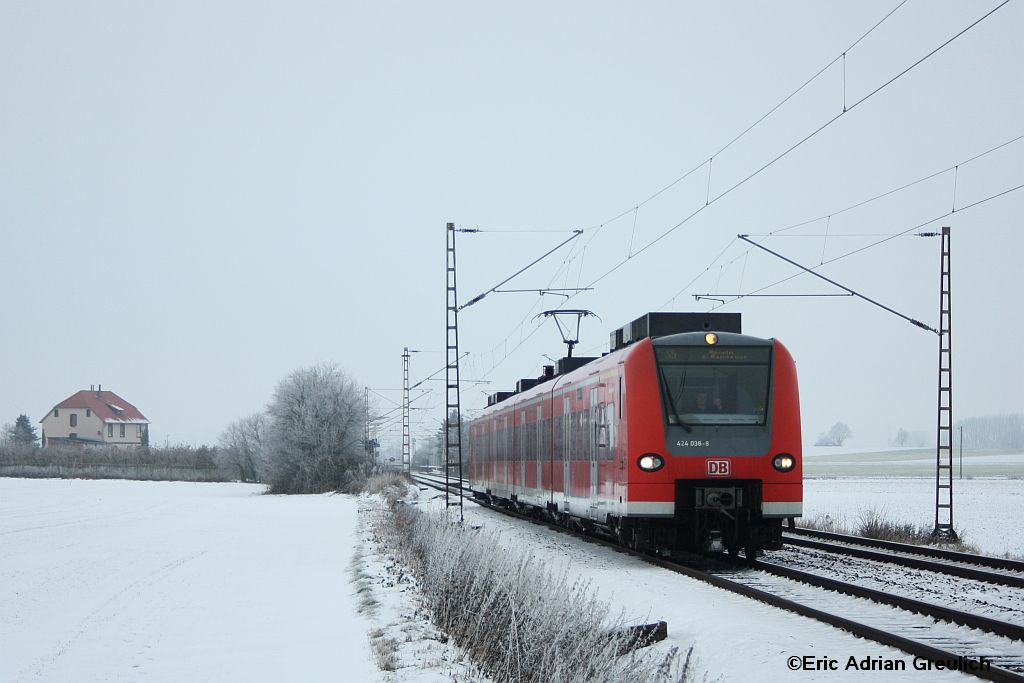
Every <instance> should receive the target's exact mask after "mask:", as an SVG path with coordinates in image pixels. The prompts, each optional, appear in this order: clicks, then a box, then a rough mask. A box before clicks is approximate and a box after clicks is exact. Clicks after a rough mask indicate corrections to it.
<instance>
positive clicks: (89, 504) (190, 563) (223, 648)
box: [0, 479, 377, 682]
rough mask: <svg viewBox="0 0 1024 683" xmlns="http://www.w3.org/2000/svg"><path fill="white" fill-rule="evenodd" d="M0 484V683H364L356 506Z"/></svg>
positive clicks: (153, 487) (142, 485) (135, 487)
mask: <svg viewBox="0 0 1024 683" xmlns="http://www.w3.org/2000/svg"><path fill="white" fill-rule="evenodd" d="M261 491H262V487H256V486H251V485H243V484H192V483H169V482H129V481H85V480H53V479H47V480H21V479H0V644H2V645H0V647H2V650H3V654H2V656H0V680H2V681H175V682H177V681H283V680H296V681H327V680H349V681H361V680H373V679H374V678H375V676H376V675H377V669H376V667H375V666H374V664H373V660H372V657H371V655H370V649H369V643H368V641H367V638H366V630H367V623H366V622H365V620H364V619H363V618H362V617H360V616H358V614H357V611H356V602H355V598H354V596H353V587H352V584H351V583H350V582H349V581H348V580H347V575H346V570H347V567H348V565H349V562H350V560H351V557H352V552H353V547H354V546H355V545H356V501H355V500H354V499H353V498H350V497H345V496H289V497H282V496H264V495H257V494H259V493H260V492H261Z"/></svg>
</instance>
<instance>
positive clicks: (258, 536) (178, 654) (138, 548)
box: [0, 477, 1024, 683]
mask: <svg viewBox="0 0 1024 683" xmlns="http://www.w3.org/2000/svg"><path fill="white" fill-rule="evenodd" d="M932 483H933V482H932V481H931V480H928V479H900V480H897V481H891V480H888V479H880V478H863V477H862V478H853V479H810V480H808V482H807V492H806V493H807V495H806V508H807V509H808V511H810V512H812V513H814V512H831V513H832V514H836V513H837V512H839V513H841V512H843V511H848V512H849V514H855V513H856V511H857V510H858V509H860V508H862V507H864V506H865V505H871V504H876V503H878V504H884V506H885V509H886V510H887V511H889V512H890V513H892V514H893V515H896V516H899V515H903V514H906V515H908V518H911V519H918V518H922V517H924V518H925V519H927V518H928V514H929V512H930V509H931V508H930V504H931V503H930V502H929V501H932V502H933V500H934V498H933V497H932V498H930V496H934V490H933V489H931V488H930V487H931V485H932ZM957 485H958V488H957V489H956V491H957V493H956V495H957V496H958V501H959V502H958V507H957V508H956V510H957V520H958V525H962V526H963V527H964V528H965V529H966V530H967V533H968V540H970V541H972V542H975V543H979V542H982V541H983V542H984V543H985V544H986V547H988V548H991V549H993V551H994V552H1000V551H1001V549H1010V548H1013V547H1019V545H1020V541H1018V540H1017V539H1016V538H1015V536H1016V534H1014V533H1013V532H1011V531H1006V532H1005V533H1001V532H1000V529H1001V528H1005V529H1019V528H1020V526H1021V523H1022V522H1024V519H1020V516H1021V515H1022V514H1024V513H1022V512H1021V510H1024V505H1021V504H1020V503H1021V502H1022V498H1021V496H1022V495H1024V481H1022V480H1011V479H992V480H963V482H962V483H961V482H957ZM261 493H262V488H261V487H257V486H251V485H243V484H191V483H169V482H128V481H86V480H53V479H48V480H23V479H2V478H0V648H2V656H0V680H2V681H65V680H74V681H83V682H86V683H88V682H91V681H183V680H187V681H247V682H250V681H253V682H258V681H279V680H301V681H328V680H330V681H337V680H341V681H386V682H391V681H394V682H398V681H407V680H411V681H416V682H417V683H429V682H431V681H450V680H452V679H453V678H454V679H457V680H470V679H472V680H479V677H475V676H471V675H470V672H471V667H469V666H468V665H467V664H466V662H465V659H464V657H463V655H461V654H460V653H459V652H458V651H457V650H456V649H455V648H454V647H453V646H452V645H450V644H448V643H445V642H443V641H444V640H445V638H444V637H443V636H442V635H441V634H438V633H437V632H436V631H435V630H434V629H433V628H432V627H431V626H430V624H429V622H428V620H427V618H426V615H425V614H423V612H422V610H421V609H420V608H419V605H418V602H417V598H416V595H415V593H414V591H412V590H411V587H410V584H408V582H407V581H405V582H403V580H402V578H401V572H400V570H399V568H397V567H395V566H394V562H393V560H391V558H389V557H388V556H387V554H386V553H382V552H381V551H380V548H379V547H378V546H376V544H375V542H374V540H373V534H372V533H371V531H370V529H369V527H368V522H367V519H368V515H372V514H375V512H374V511H375V509H379V507H377V508H375V506H377V505H378V504H377V503H375V502H374V501H373V499H367V498H362V499H359V498H354V497H351V496H343V495H322V496H268V495H259V494H261ZM420 496H421V501H420V504H421V505H422V506H423V507H424V508H427V509H434V510H436V509H440V508H441V507H442V506H443V503H439V502H438V500H437V498H436V497H435V496H434V495H433V493H432V492H423V493H421V494H420ZM465 512H466V518H467V521H469V522H470V523H471V524H475V525H480V526H482V527H484V528H485V529H487V530H493V531H495V532H497V533H499V534H500V537H501V539H502V542H503V544H504V546H505V549H507V550H508V551H509V552H511V553H514V554H517V555H518V554H522V553H534V554H535V555H536V556H537V557H538V559H540V560H541V561H542V562H544V563H545V565H546V566H547V567H549V568H550V569H551V570H552V571H555V572H561V571H566V570H567V571H570V572H572V574H573V575H574V576H577V577H579V578H580V579H581V580H583V581H586V582H589V584H590V586H591V587H592V588H593V589H594V590H595V591H596V592H597V593H598V596H599V597H600V598H601V599H603V600H606V601H608V602H610V603H611V604H612V608H613V609H612V611H613V613H614V612H615V611H617V610H620V609H621V610H624V611H625V612H626V615H627V617H629V618H631V619H633V620H635V621H639V622H644V623H647V622H654V621H658V620H665V621H667V622H668V625H669V638H668V640H667V641H665V642H663V643H659V644H657V645H655V646H653V647H655V648H657V649H658V650H659V651H661V652H665V651H667V650H668V648H671V647H678V648H680V649H681V650H683V651H685V650H686V649H688V648H689V647H690V646H691V645H693V646H694V647H695V650H694V653H695V656H696V659H697V669H698V671H699V672H702V673H707V674H708V676H709V680H714V679H716V678H717V679H719V680H723V681H734V680H765V679H773V680H779V681H782V680H792V681H802V682H803V681H823V680H835V678H836V677H837V676H841V675H843V674H846V675H855V674H854V673H853V672H844V671H843V667H844V666H845V663H846V661H847V659H848V658H849V657H850V656H854V657H856V658H857V659H863V658H865V657H871V658H879V657H881V658H891V659H892V660H894V661H902V662H905V663H906V665H907V667H908V669H909V670H907V671H902V672H900V671H896V672H886V673H885V674H884V680H886V681H910V680H915V681H916V680H922V675H924V676H927V678H928V680H936V681H944V680H945V681H951V680H956V679H959V680H966V679H964V678H963V677H962V676H961V675H960V674H957V673H953V672H938V671H933V672H931V673H930V674H922V672H918V671H914V670H913V668H912V662H913V658H912V657H910V656H909V655H906V654H905V653H902V652H900V651H897V650H894V649H891V648H887V647H883V646H881V645H878V644H875V643H872V642H869V641H866V640H863V639H860V638H856V637H853V636H851V635H849V634H847V633H845V632H842V631H839V630H837V629H834V628H831V627H829V626H826V625H823V624H821V623H818V622H814V621H812V620H809V619H806V618H803V617H799V616H796V615H793V614H790V613H787V612H783V611H780V610H777V609H775V608H772V607H769V606H767V605H763V604H761V603H757V602H754V601H751V600H749V599H746V598H743V597H740V596H737V595H734V594H730V593H727V592H725V591H722V590H719V589H716V588H713V587H711V586H708V585H706V584H703V583H700V582H697V581H695V580H692V579H689V578H686V577H684V576H681V575H678V574H675V573H673V572H669V571H667V570H663V569H659V568H656V567H652V566H651V565H648V564H645V563H643V562H641V561H640V560H637V559H634V558H632V557H630V556H628V555H625V554H622V553H617V552H615V551H612V550H609V549H608V548H604V547H601V546H597V545H595V544H592V543H587V542H585V541H581V540H579V539H576V538H573V537H570V536H568V535H566V534H563V533H559V532H556V531H552V530H549V529H546V528H542V527H538V526H536V525H530V524H523V523H520V522H517V521H515V520H511V519H508V518H506V517H502V516H500V515H497V514H495V513H492V512H489V511H487V510H483V509H480V508H477V507H475V506H474V505H472V504H467V507H466V509H465ZM1000 515H1002V519H1000V520H999V522H998V523H991V524H988V523H987V520H989V519H992V518H996V517H998V516H1000ZM1022 550H1024V549H1022ZM353 576H355V578H353ZM369 598H372V600H371V599H369ZM371 634H372V635H373V643H374V646H375V647H379V646H381V644H384V645H389V647H390V648H391V649H392V650H393V655H394V659H393V661H392V663H391V665H390V666H389V668H390V669H391V670H390V671H381V670H379V669H378V667H377V664H376V662H377V661H378V660H377V659H375V657H374V653H373V651H372V649H371V645H370V643H371V640H370V635H371ZM794 656H796V657H803V656H810V657H819V658H820V657H824V658H831V659H836V660H838V662H839V671H814V670H811V671H791V670H790V669H789V668H788V665H787V662H788V660H789V658H790V657H794ZM698 678H699V677H698Z"/></svg>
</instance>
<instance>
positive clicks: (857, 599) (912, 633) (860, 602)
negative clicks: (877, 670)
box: [414, 474, 1024, 682]
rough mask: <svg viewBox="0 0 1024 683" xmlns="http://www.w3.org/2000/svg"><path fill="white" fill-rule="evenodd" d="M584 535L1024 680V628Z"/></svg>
mask: <svg viewBox="0 0 1024 683" xmlns="http://www.w3.org/2000/svg"><path fill="white" fill-rule="evenodd" d="M414 479H415V480H416V481H417V482H419V483H421V484H424V485H426V486H430V487H432V488H436V489H438V490H442V491H443V490H444V488H445V487H444V481H443V479H442V480H440V481H439V480H438V478H436V477H431V476H429V475H424V474H417V475H414ZM475 502H477V503H478V504H480V505H481V506H483V507H488V508H490V509H492V510H495V511H497V512H500V513H502V514H506V515H509V516H512V517H516V518H520V519H525V520H528V521H531V522H533V523H537V524H545V525H547V526H550V527H552V528H555V529H558V530H560V531H567V530H566V529H565V528H564V527H562V526H559V525H557V524H554V523H552V522H548V521H546V520H540V519H538V518H536V517H533V516H530V515H525V514H522V513H520V512H516V511H513V510H508V509H506V508H503V507H500V506H494V505H489V504H486V503H483V502H482V501H475ZM569 533H573V532H569ZM584 538H586V539H587V540H588V541H590V542H594V543H599V544H603V545H607V546H609V547H611V548H613V549H615V550H617V551H619V552H623V553H627V554H630V555H633V556H634V557H637V558H640V559H642V560H643V561H645V562H648V563H650V564H654V565H656V566H659V567H662V568H664V569H667V570H669V571H673V572H676V573H679V574H683V575H686V576H689V577H691V578H694V579H697V580H700V581H703V582H705V583H709V584H711V585H714V586H717V587H719V588H723V589H725V590H728V591H730V592H733V593H738V594H740V595H744V596H746V597H749V598H752V599H755V600H758V601H760V602H764V603H766V604H769V605H772V606H775V607H779V608H781V609H785V610H788V611H791V612H794V613H797V614H800V615H802V616H805V617H809V618H812V619H815V620H817V621H821V622H824V623H827V624H830V625H832V626H835V627H837V628H840V629H842V630H845V631H848V632H850V633H852V634H854V635H857V636H860V637H863V638H867V639H870V640H873V641H876V642H878V643H881V644H883V645H889V646H892V647H896V648H898V649H900V650H903V651H904V652H907V653H909V654H911V655H914V656H916V657H921V658H923V659H927V660H931V661H939V662H961V663H963V662H974V663H978V662H981V661H986V662H988V663H989V664H990V665H991V668H989V669H984V668H979V669H976V670H975V669H967V670H965V673H969V674H972V675H975V676H978V677H979V678H982V679H985V680H992V681H1017V682H1024V626H1020V625H1017V624H1013V623H1007V622H1004V621H1002V620H998V619H992V618H987V617H983V616H979V615H976V614H971V613H968V612H964V611H958V610H954V609H951V608H948V607H944V606H941V605H936V604H933V603H929V602H925V601H920V600H915V599H912V598H908V597H905V596H900V595H895V594H892V593H889V592H886V591H880V590H874V589H870V588H866V587H863V586H858V585H856V584H853V583H847V582H843V581H839V580H836V579H833V578H829V577H825V576H820V575H818V574H813V573H810V572H806V571H802V570H799V569H795V568H792V567H787V566H784V565H781V564H776V563H773V562H769V561H762V560H757V561H756V562H754V564H753V566H752V567H746V566H745V567H743V568H739V567H737V566H736V565H735V564H732V563H729V562H726V561H723V562H713V563H711V566H708V567H701V568H695V567H693V566H688V565H687V564H682V563H680V562H678V561H673V560H670V559H665V558H661V557H654V556H651V555H646V554H642V553H637V552H635V551H632V550H629V549H627V548H624V547H622V546H620V545H618V544H616V543H613V542H611V541H608V540H605V539H602V538H596V537H594V536H584ZM961 554H962V553H961ZM971 557H973V556H971ZM939 566H940V567H942V568H946V567H948V566H950V565H947V564H945V563H940V564H939ZM954 566H955V565H954ZM935 571H940V570H935ZM1003 585H1004V586H1006V585H1007V584H1005V583H1004V584H1003ZM840 615H842V616H840Z"/></svg>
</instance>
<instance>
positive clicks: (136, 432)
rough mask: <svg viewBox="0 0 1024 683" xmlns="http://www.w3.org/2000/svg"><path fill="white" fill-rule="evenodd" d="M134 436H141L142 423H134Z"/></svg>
mask: <svg viewBox="0 0 1024 683" xmlns="http://www.w3.org/2000/svg"><path fill="white" fill-rule="evenodd" d="M135 436H137V437H139V438H140V439H141V438H142V425H135Z"/></svg>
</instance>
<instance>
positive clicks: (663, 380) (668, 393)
mask: <svg viewBox="0 0 1024 683" xmlns="http://www.w3.org/2000/svg"><path fill="white" fill-rule="evenodd" d="M658 377H659V378H660V379H661V389H662V391H664V392H665V400H666V401H668V407H669V410H671V411H672V417H674V418H675V419H676V424H677V425H679V426H680V427H682V428H683V429H685V430H686V431H687V432H692V431H693V427H691V426H690V425H688V424H686V423H685V422H683V418H681V417H679V413H678V412H677V411H676V402H675V400H674V399H673V398H672V392H671V391H670V390H669V388H668V379H667V378H666V377H665V370H664V368H661V367H659V368H658Z"/></svg>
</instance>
